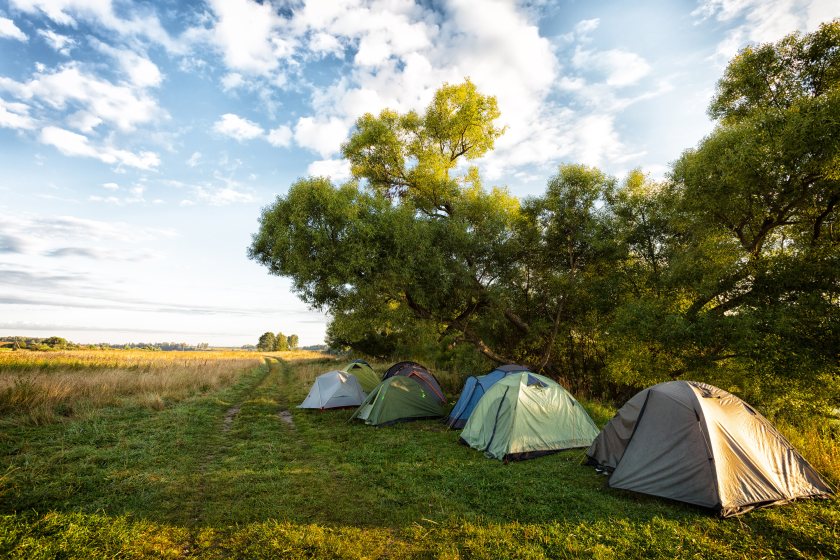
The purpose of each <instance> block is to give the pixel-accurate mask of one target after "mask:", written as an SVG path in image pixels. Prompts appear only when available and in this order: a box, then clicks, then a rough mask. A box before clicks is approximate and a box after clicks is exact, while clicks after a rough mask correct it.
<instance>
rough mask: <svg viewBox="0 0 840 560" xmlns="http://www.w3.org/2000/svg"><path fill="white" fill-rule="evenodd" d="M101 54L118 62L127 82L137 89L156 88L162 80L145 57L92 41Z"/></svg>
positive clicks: (156, 68)
mask: <svg viewBox="0 0 840 560" xmlns="http://www.w3.org/2000/svg"><path fill="white" fill-rule="evenodd" d="M92 43H93V46H94V47H95V48H96V49H97V50H98V51H99V52H101V53H104V54H107V55H108V56H110V57H112V58H114V59H115V60H116V61H117V62H119V64H120V67H121V68H122V71H123V73H124V74H125V75H126V76H127V77H128V80H129V82H130V83H132V84H133V85H135V86H137V87H138V88H148V87H157V86H159V85H160V83H161V81H162V80H163V76H162V75H161V73H160V69H159V68H158V67H157V65H156V64H155V63H154V62H152V61H151V60H149V59H148V58H147V57H146V56H144V55H141V54H138V53H136V52H134V51H131V50H127V49H116V48H114V47H112V46H110V45H106V44H105V43H103V42H101V41H96V40H93V41H92Z"/></svg>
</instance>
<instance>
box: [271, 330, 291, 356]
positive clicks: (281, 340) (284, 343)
mask: <svg viewBox="0 0 840 560" xmlns="http://www.w3.org/2000/svg"><path fill="white" fill-rule="evenodd" d="M288 349H289V339H288V338H286V335H285V334H283V333H281V332H279V333H277V336H276V337H275V340H274V350H276V351H277V352H285V351H286V350H288Z"/></svg>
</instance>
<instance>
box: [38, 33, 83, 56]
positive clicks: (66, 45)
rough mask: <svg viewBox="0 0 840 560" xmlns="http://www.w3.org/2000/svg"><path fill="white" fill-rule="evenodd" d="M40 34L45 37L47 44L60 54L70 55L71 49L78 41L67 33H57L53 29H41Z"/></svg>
mask: <svg viewBox="0 0 840 560" xmlns="http://www.w3.org/2000/svg"><path fill="white" fill-rule="evenodd" d="M38 35H40V36H41V37H43V38H44V40H45V41H46V42H47V44H48V45H49V46H50V47H52V48H53V50H55V52H57V53H59V54H63V55H64V56H70V50H71V49H72V48H73V47H75V46H76V41H75V40H74V39H71V38H70V37H68V36H67V35H61V34H60V33H56V32H55V31H53V30H52V29H39V30H38Z"/></svg>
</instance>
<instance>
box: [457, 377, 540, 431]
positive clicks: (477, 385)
mask: <svg viewBox="0 0 840 560" xmlns="http://www.w3.org/2000/svg"><path fill="white" fill-rule="evenodd" d="M520 371H528V368H526V367H525V366H518V365H515V364H508V365H505V366H499V367H497V368H496V369H494V370H493V371H491V372H490V373H488V374H486V375H479V376H477V377H476V376H470V377H467V380H466V381H465V382H464V388H463V389H461V396H460V397H459V398H458V402H456V403H455V407H454V408H453V409H452V412H450V413H449V417H448V418H447V419H446V424H447V425H448V426H449V427H450V428H455V429H460V428H463V427H464V425H465V424H466V423H467V419H468V418H469V417H470V414H472V411H473V409H475V405H477V404H478V401H479V399H481V397H482V396H483V395H484V393H486V392H487V389H489V388H490V387H492V386H493V385H494V384H495V383H496V382H497V381H499V380H501V379H504V378H505V377H507V376H508V375H513V374H514V373H518V372H520Z"/></svg>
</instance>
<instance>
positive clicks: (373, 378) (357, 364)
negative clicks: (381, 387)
mask: <svg viewBox="0 0 840 560" xmlns="http://www.w3.org/2000/svg"><path fill="white" fill-rule="evenodd" d="M341 371H345V372H347V373H352V374H353V375H355V376H356V379H358V380H359V385H361V386H362V390H363V391H364V392H365V393H370V392H371V391H372V390H373V388H374V387H376V386H377V385H378V384H379V376H378V375H376V373H375V372H374V371H373V368H371V367H370V364H369V363H367V362H366V361H364V360H353V361H352V362H350V363H349V364H347V365H346V366H344V367H343V368H342V370H341Z"/></svg>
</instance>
